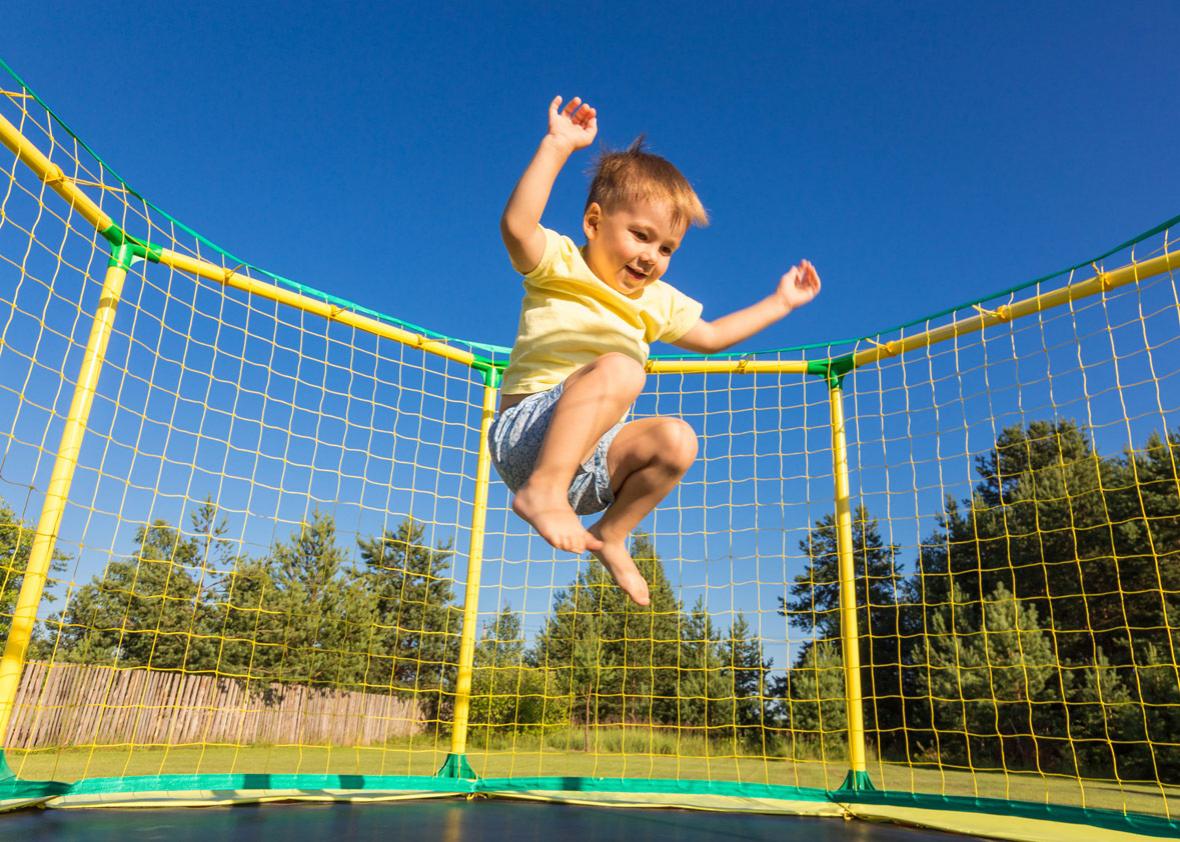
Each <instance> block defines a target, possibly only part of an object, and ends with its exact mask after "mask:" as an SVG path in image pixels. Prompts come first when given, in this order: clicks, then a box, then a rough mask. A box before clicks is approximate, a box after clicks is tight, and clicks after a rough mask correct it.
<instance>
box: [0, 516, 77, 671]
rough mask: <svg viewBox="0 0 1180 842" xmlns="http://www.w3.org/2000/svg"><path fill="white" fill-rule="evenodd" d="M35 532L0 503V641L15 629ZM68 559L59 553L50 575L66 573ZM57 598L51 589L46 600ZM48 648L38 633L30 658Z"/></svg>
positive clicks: (32, 525)
mask: <svg viewBox="0 0 1180 842" xmlns="http://www.w3.org/2000/svg"><path fill="white" fill-rule="evenodd" d="M35 532H36V529H35V526H34V524H32V523H25V522H24V521H22V520H21V519H20V517H18V516H17V514H16V512H14V511H13V510H12V509H11V508H10V507H9V506H8V504H7V503H5V502H4V501H3V500H0V640H5V639H7V637H8V630H9V628H11V626H12V612H13V609H14V608H15V607H16V599H17V596H18V595H19V594H20V589H21V585H22V584H23V583H24V578H25V570H26V569H27V568H28V566H29V552H30V551H31V550H32V548H33V535H34V534H35ZM68 559H69V556H67V555H65V554H64V553H62V552H60V551H58V550H56V549H55V550H54V553H53V558H52V559H50V563H49V570H50V574H51V575H52V574H53V573H60V572H62V571H63V570H65V569H66V561H67V560H68ZM55 598H56V597H55V596H54V594H53V593H52V592H51V591H49V590H48V589H46V590H45V592H44V596H42V600H43V601H44V602H52V601H53V600H54V599H55ZM45 647H46V642H45V641H44V640H43V639H42V637H41V633H40V632H39V631H38V630H37V629H34V637H33V640H32V642H31V644H30V648H29V657H35V656H36V655H37V654H38V653H39V652H40V650H41V649H43V648H45Z"/></svg>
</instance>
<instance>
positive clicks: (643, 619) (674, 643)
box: [530, 532, 681, 727]
mask: <svg viewBox="0 0 1180 842" xmlns="http://www.w3.org/2000/svg"><path fill="white" fill-rule="evenodd" d="M630 550H631V556H632V558H634V559H635V564H636V565H637V566H638V567H639V570H640V572H641V573H642V574H643V576H644V578H645V579H647V583H648V587H649V590H650V592H651V604H650V605H648V606H644V607H640V606H638V605H635V604H634V603H633V602H631V600H630V599H628V598H627V596H626V594H624V593H623V591H622V590H620V589H619V588H618V586H616V585H615V583H614V582H613V581H612V580H611V578H610V575H609V574H608V573H607V572H606V570H605V569H604V568H603V567H602V565H601V564H599V563H598V562H597V561H594V562H592V563H590V564H589V565H588V566H587V567H586V569H585V570H583V571H582V572H581V573H579V574H578V576H577V578H576V580H575V581H574V582H573V584H571V585H570V586H569V587H568V588H567V589H565V590H564V591H561V592H559V593H558V594H557V597H556V598H555V600H554V606H553V612H552V614H551V615H550V618H549V620H548V622H547V623H546V625H545V627H544V628H543V629H542V631H541V633H540V634H539V635H538V636H537V640H536V644H535V647H534V649H533V652H532V653H531V656H530V657H531V659H532V662H533V663H535V664H537V665H538V666H540V667H542V668H544V669H547V670H550V671H552V672H553V674H554V677H555V679H556V681H557V686H558V687H560V688H562V689H563V691H564V692H566V693H568V694H569V695H570V696H571V697H572V698H573V699H574V712H575V713H574V715H575V716H578V717H579V718H581V719H582V721H583V722H584V723H585V724H586V726H587V727H589V725H590V724H592V723H601V722H614V721H624V722H643V723H657V724H676V723H677V722H678V710H677V705H678V702H677V683H678V680H679V675H680V665H679V653H680V625H681V612H680V604H679V602H678V601H677V600H676V598H675V596H673V594H672V588H671V586H670V585H669V584H668V580H667V577H666V576H665V575H664V568H663V564H662V563H661V561H660V558H659V556H658V555H657V554H656V552H655V548H654V547H653V546H652V543H651V539H650V537H649V536H647V535H646V534H644V533H639V532H637V533H635V534H634V535H633V536H632V541H631V546H630Z"/></svg>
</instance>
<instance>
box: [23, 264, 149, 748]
mask: <svg viewBox="0 0 1180 842" xmlns="http://www.w3.org/2000/svg"><path fill="white" fill-rule="evenodd" d="M126 278H127V270H126V268H124V267H123V266H121V265H117V264H116V265H112V266H110V267H109V268H108V269H107V273H106V278H105V280H104V281H103V285H102V296H101V297H100V298H99V301H98V311H97V312H96V313H95V315H94V322H93V323H92V324H91V326H90V338H89V339H88V340H87V342H86V353H85V354H84V356H83V357H82V367H81V369H80V370H79V372H78V382H77V385H76V386H75V387H74V396H73V398H72V399H71V401H70V411H69V414H68V415H67V416H66V423H65V427H63V428H62V432H61V442H60V444H58V447H57V458H56V459H55V461H54V463H53V473H52V475H51V476H50V479H49V490H48V491H47V492H46V493H45V500H44V502H43V503H42V504H41V516H40V518H39V519H38V521H37V531H36V533H35V534H34V536H33V546H32V548H31V549H30V551H29V564H28V568H27V569H26V570H25V576H24V580H23V581H22V582H21V588H20V593H19V594H18V595H17V598H16V606H15V608H14V609H13V612H12V626H11V628H10V629H9V631H8V640H7V641H6V642H5V644H4V654H3V656H2V657H0V746H3V745H4V737H5V734H6V731H7V729H8V722H9V720H10V719H11V717H12V711H13V708H14V707H15V705H16V693H17V690H18V688H19V687H20V676H21V671H22V670H23V669H24V664H25V655H26V653H27V652H28V650H29V641H30V640H31V639H32V636H33V627H34V625H35V624H36V620H37V606H38V605H40V603H41V596H42V594H43V592H44V590H45V582H46V580H47V579H48V577H49V566H50V563H51V561H52V559H53V550H54V546H55V545H56V543H57V533H58V529H59V528H60V527H61V520H62V515H63V514H64V513H65V507H66V501H67V500H68V499H69V493H70V485H71V483H72V482H73V479H74V469H75V468H76V467H77V465H78V454H79V452H80V451H81V450H82V438H83V436H84V435H85V433H86V421H87V419H88V418H89V417H90V407H91V406H92V405H93V403H94V393H95V390H96V389H97V387H98V378H99V375H100V374H101V373H102V364H103V360H104V358H105V357H106V351H107V342H108V341H109V340H110V337H111V330H112V329H113V328H114V324H115V311H116V309H117V307H118V306H119V296H120V295H121V294H122V292H123V281H124V280H125V279H126Z"/></svg>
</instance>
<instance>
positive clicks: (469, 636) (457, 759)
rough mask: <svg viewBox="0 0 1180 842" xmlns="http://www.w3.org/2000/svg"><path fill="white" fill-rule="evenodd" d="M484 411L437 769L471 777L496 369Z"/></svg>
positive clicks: (489, 380)
mask: <svg viewBox="0 0 1180 842" xmlns="http://www.w3.org/2000/svg"><path fill="white" fill-rule="evenodd" d="M485 377H486V379H485V381H484V390H483V413H482V415H481V416H480V421H479V458H478V460H477V462H476V468H475V500H474V506H473V511H472V514H471V553H470V557H469V559H468V561H467V589H466V591H465V594H464V597H463V630H462V633H461V636H460V638H459V665H458V667H459V668H458V676H457V677H456V679H455V716H454V723H453V725H452V730H451V754H450V756H449V757H448V758H447V762H446V764H445V765H444V766H443V769H442V770H441V771H440V774H445V775H448V776H451V777H464V778H467V777H474V774H473V773H472V771H471V767H470V766H469V765H467V761H466V759H465V758H464V754H465V753H466V751H467V721H468V715H469V713H470V710H471V677H472V672H473V671H474V667H475V635H476V631H477V629H476V624H477V623H478V622H479V580H480V573H481V570H482V567H483V539H484V525H485V523H486V521H487V515H488V484H489V481H490V478H491V466H492V457H491V452H490V451H489V450H488V432H489V430H490V429H491V426H492V419H493V417H495V414H496V394H497V391H498V388H497V386H498V381H499V379H500V378H499V372H498V371H496V370H495V369H489V370H488V371H487V372H486V375H485Z"/></svg>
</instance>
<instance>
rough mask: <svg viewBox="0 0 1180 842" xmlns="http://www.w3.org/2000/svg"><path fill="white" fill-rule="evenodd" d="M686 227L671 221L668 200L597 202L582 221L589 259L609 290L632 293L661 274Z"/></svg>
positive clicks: (640, 291)
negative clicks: (604, 204)
mask: <svg viewBox="0 0 1180 842" xmlns="http://www.w3.org/2000/svg"><path fill="white" fill-rule="evenodd" d="M686 227H687V226H686V225H685V224H679V225H677V224H674V223H673V222H672V209H671V207H669V206H668V205H667V204H666V203H664V202H642V201H640V202H632V203H630V204H627V205H620V206H619V207H617V208H614V209H613V210H610V211H607V210H604V209H603V208H602V207H600V206H599V205H598V203H597V202H595V203H593V204H591V205H590V207H588V208H586V215H585V217H584V218H583V220H582V228H583V230H585V232H586V263H587V264H588V265H589V266H590V269H591V271H593V272H594V274H595V275H597V276H598V277H599V279H600V280H601V281H602V282H603V283H605V284H606V285H607V286H609V287H610V288H611V289H613V290H615V291H617V292H621V293H622V294H623V295H627V296H630V297H632V298H634V297H636V296H638V295H639V294H640V293H642V292H643V288H644V287H645V286H647V285H648V284H650V283H651V282H652V281H658V280H659V279H660V278H661V277H663V275H664V272H665V271H667V269H668V263H669V261H671V259H672V253H673V252H675V251H676V249H677V248H679V247H680V240H681V238H683V237H684V231H685V228H686Z"/></svg>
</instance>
